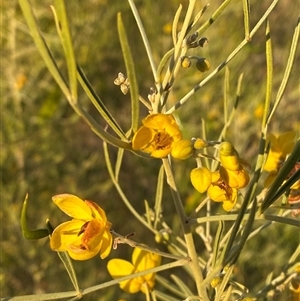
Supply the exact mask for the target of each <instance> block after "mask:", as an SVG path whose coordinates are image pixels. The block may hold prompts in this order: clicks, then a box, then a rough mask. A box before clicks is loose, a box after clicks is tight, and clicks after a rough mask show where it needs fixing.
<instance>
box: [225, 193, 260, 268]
mask: <svg viewBox="0 0 300 301" xmlns="http://www.w3.org/2000/svg"><path fill="white" fill-rule="evenodd" d="M256 208H257V198H254V200H253V204H252V207H251V209H250V214H249V218H248V220H247V223H246V225H245V228H244V230H243V233H242V236H241V238H240V240H239V242H238V245H237V246H235V247H233V248H232V250H231V252H230V254H229V255H228V257H227V258H226V257H225V265H226V264H230V265H234V264H235V262H236V261H237V260H238V258H239V256H240V254H241V252H242V249H243V247H244V245H245V242H246V241H247V238H248V236H249V235H250V232H251V228H252V225H253V222H254V218H255V214H256Z"/></svg>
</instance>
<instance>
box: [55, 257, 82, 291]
mask: <svg viewBox="0 0 300 301" xmlns="http://www.w3.org/2000/svg"><path fill="white" fill-rule="evenodd" d="M57 255H58V257H59V258H60V260H61V261H62V262H63V264H64V266H65V268H66V270H67V272H68V274H69V277H70V279H71V281H72V284H73V286H74V288H75V290H76V291H77V292H78V293H79V285H78V281H77V276H76V273H75V270H74V267H73V264H72V260H71V258H70V256H69V254H68V253H67V252H57Z"/></svg>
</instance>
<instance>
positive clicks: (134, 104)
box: [118, 13, 140, 132]
mask: <svg viewBox="0 0 300 301" xmlns="http://www.w3.org/2000/svg"><path fill="white" fill-rule="evenodd" d="M118 33H119V39H120V43H121V48H122V52H123V57H124V61H125V66H126V72H127V76H128V78H129V83H130V97H131V128H132V130H133V131H134V132H136V131H137V129H138V124H139V110H140V107H139V105H140V103H139V91H138V84H137V80H136V75H135V69H134V61H133V58H132V54H131V51H130V47H129V43H128V39H127V34H126V30H125V27H124V24H123V21H122V16H121V13H118Z"/></svg>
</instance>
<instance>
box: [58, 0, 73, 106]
mask: <svg viewBox="0 0 300 301" xmlns="http://www.w3.org/2000/svg"><path fill="white" fill-rule="evenodd" d="M55 8H56V12H57V18H58V23H59V24H58V25H59V31H60V35H59V37H60V39H61V40H60V41H61V44H62V46H63V50H64V53H65V58H66V61H67V67H68V75H69V85H70V90H71V94H72V100H73V101H75V102H76V101H77V78H76V74H77V70H76V69H77V68H76V60H75V54H74V49H73V43H72V38H71V33H70V28H69V22H68V17H67V13H66V7H65V1H63V0H55Z"/></svg>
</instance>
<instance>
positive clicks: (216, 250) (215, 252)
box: [211, 220, 225, 268]
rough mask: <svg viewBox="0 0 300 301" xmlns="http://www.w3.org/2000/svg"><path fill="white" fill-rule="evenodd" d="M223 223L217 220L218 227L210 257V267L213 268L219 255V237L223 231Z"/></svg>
mask: <svg viewBox="0 0 300 301" xmlns="http://www.w3.org/2000/svg"><path fill="white" fill-rule="evenodd" d="M224 224H225V223H224V221H223V220H219V226H218V229H217V232H216V235H215V237H214V247H213V257H212V263H211V266H212V267H213V268H214V267H215V265H216V262H217V258H218V255H219V246H220V242H221V237H222V234H223V231H224Z"/></svg>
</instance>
